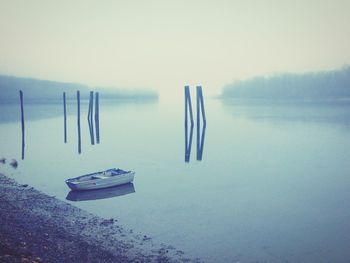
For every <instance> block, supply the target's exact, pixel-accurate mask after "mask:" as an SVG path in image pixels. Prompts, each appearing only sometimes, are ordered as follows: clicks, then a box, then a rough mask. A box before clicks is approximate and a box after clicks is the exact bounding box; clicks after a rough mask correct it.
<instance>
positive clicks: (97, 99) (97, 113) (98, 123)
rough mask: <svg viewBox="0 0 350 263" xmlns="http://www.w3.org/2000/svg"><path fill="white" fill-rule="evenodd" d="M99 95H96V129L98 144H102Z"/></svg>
mask: <svg viewBox="0 0 350 263" xmlns="http://www.w3.org/2000/svg"><path fill="white" fill-rule="evenodd" d="M99 111H100V109H99V95H98V92H96V93H95V127H96V143H100V119H99V118H100V117H99Z"/></svg>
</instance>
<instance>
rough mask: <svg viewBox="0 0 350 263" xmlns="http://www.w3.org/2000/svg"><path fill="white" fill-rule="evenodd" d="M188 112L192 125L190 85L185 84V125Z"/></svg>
mask: <svg viewBox="0 0 350 263" xmlns="http://www.w3.org/2000/svg"><path fill="white" fill-rule="evenodd" d="M188 114H190V118H191V119H190V120H191V124H192V125H193V111H192V103H191V93H190V87H189V86H185V125H187V123H188Z"/></svg>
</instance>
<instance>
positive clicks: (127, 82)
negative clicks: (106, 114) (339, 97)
mask: <svg viewBox="0 0 350 263" xmlns="http://www.w3.org/2000/svg"><path fill="white" fill-rule="evenodd" d="M349 63H350V1H349V0H329V1H328V0H294V1H283V0H264V1H257V0H255V1H252V0H245V1H235V0H231V1H229V0H202V1H191V0H187V1H186V0H174V1H167V0H154V1H152V0H147V1H146V0H145V1H141V0H139V1H135V0H125V1H87V0H76V1H74V0H70V1H62V0H61V1H48V0H31V1H27V0H23V1H17V0H9V1H4V0H0V74H9V75H16V76H24V77H33V78H41V79H50V80H57V81H69V82H79V83H85V84H88V85H98V86H116V87H123V88H133V87H149V88H153V89H157V90H159V91H160V92H161V93H166V94H172V93H176V92H178V91H179V89H180V91H181V92H182V91H183V86H184V85H185V84H190V85H196V84H202V85H203V89H204V92H206V94H217V93H219V92H220V91H221V88H222V86H224V85H225V84H227V83H230V82H232V81H233V80H236V79H245V78H249V77H253V76H256V75H265V74H273V73H278V72H304V71H317V70H327V69H334V68H338V67H341V66H343V65H344V64H349Z"/></svg>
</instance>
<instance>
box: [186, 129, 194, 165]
mask: <svg viewBox="0 0 350 263" xmlns="http://www.w3.org/2000/svg"><path fill="white" fill-rule="evenodd" d="M193 126H194V125H193V123H191V128H190V134H188V125H187V124H185V162H186V163H188V162H189V161H190V157H191V148H192V137H193Z"/></svg>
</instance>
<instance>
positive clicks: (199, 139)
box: [197, 122, 207, 161]
mask: <svg viewBox="0 0 350 263" xmlns="http://www.w3.org/2000/svg"><path fill="white" fill-rule="evenodd" d="M206 127H207V123H206V122H204V123H203V126H202V133H201V132H200V125H199V122H198V123H197V160H198V161H202V157H203V148H204V138H205V129H206Z"/></svg>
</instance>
